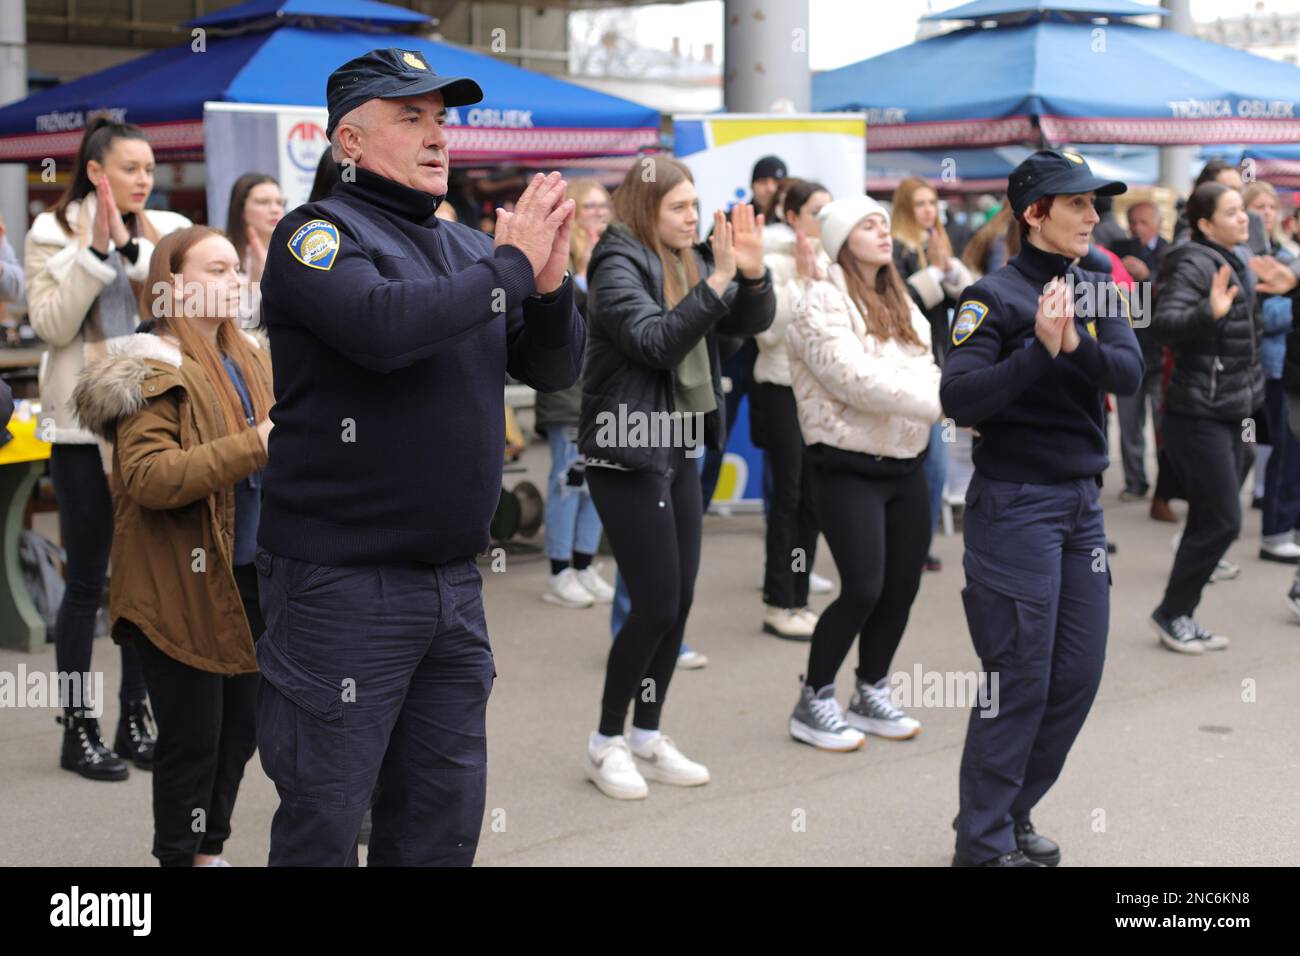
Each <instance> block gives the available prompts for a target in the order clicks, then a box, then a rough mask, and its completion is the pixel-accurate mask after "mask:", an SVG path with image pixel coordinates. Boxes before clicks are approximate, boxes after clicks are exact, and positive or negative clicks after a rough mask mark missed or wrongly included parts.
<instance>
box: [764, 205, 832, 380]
mask: <svg viewBox="0 0 1300 956" xmlns="http://www.w3.org/2000/svg"><path fill="white" fill-rule="evenodd" d="M796 239H797V237H796V235H795V231H794V230H793V229H791V228H790V227H789V226H788V225H786V224H785V223H783V222H778V223H773V224H772V225H770V226H768V227H767V228H765V229H764V230H763V264H764V265H765V266H767V269H768V272H770V273H771V274H772V290H773V291H774V292H775V293H776V317H775V318H774V319H773V320H772V324H771V325H770V326H769V327H768V330H767V331H766V332H759V333H758V335H756V336H754V341H755V343H757V345H758V358H757V359H755V360H754V381H756V382H767V383H769V384H771V385H784V386H786V387H787V388H789V387H790V356H789V354H788V353H787V352H786V348H785V330H786V329H787V328H789V326H790V322H791V321H792V320H793V319H794V307H795V303H796V302H797V301H798V299H799V296H800V294H801V292H802V290H803V286H804V283H803V282H802V280H800V279H799V276H798V273H797V271H796V269H795V244H796ZM812 244H813V252H814V253H815V254H816V256H817V264H818V266H819V268H821V269H822V270H823V271H825V270H826V269H827V268H828V267H829V266H830V264H831V260H830V258H829V257H827V255H826V250H825V249H823V248H822V244H821V240H819V239H813V240H812Z"/></svg>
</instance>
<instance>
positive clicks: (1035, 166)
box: [1007, 149, 1128, 216]
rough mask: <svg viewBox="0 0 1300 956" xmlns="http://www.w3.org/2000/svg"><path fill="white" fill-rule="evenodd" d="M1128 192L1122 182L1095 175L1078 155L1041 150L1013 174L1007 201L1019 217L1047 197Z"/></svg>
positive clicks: (1008, 182)
mask: <svg viewBox="0 0 1300 956" xmlns="http://www.w3.org/2000/svg"><path fill="white" fill-rule="evenodd" d="M1127 189H1128V187H1127V186H1126V185H1124V184H1123V183H1121V182H1117V181H1115V180H1111V179H1101V178H1099V177H1097V176H1094V175H1093V174H1092V170H1091V169H1089V168H1088V164H1087V162H1086V161H1085V160H1084V158H1083V157H1082V156H1080V155H1079V154H1078V153H1072V152H1070V151H1069V150H1055V149H1040V150H1039V151H1038V152H1036V153H1034V154H1033V155H1032V156H1029V157H1027V158H1026V159H1025V161H1024V162H1022V163H1021V164H1020V165H1019V166H1017V167H1016V168H1015V169H1013V170H1012V171H1011V176H1010V178H1009V179H1008V180H1007V199H1008V200H1010V202H1011V211H1012V212H1013V213H1015V214H1016V215H1017V216H1018V215H1020V214H1021V213H1022V212H1024V211H1025V210H1026V209H1028V208H1029V207H1030V206H1031V205H1032V204H1033V203H1034V201H1035V200H1038V199H1042V198H1043V197H1044V196H1071V195H1075V194H1078V193H1096V194H1097V195H1098V196H1117V195H1119V194H1120V193H1122V192H1124V191H1126V190H1127Z"/></svg>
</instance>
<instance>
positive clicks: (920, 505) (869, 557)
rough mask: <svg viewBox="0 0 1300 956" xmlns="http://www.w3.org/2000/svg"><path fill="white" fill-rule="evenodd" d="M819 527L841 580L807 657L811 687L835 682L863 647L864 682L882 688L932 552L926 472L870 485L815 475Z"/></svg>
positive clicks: (861, 479) (855, 478)
mask: <svg viewBox="0 0 1300 956" xmlns="http://www.w3.org/2000/svg"><path fill="white" fill-rule="evenodd" d="M809 472H810V476H811V478H812V487H813V501H814V502H815V504H816V507H817V520H818V523H819V524H820V525H821V528H822V534H824V535H826V543H827V544H828V545H829V546H830V549H831V557H833V558H834V559H835V568H836V570H837V571H839V575H840V594H839V597H837V598H836V599H835V600H834V601H833V602H832V603H831V605H830V607H828V608H826V610H824V611H823V612H822V614H821V617H820V619H819V620H818V621H817V628H816V630H815V631H813V639H812V648H811V650H810V651H809V653H808V675H807V678H806V682H807V684H808V686H809V687H812V688H813V689H814V690H818V689H820V688H822V687H825V686H826V685H827V684H833V683H834V682H835V674H836V672H837V671H839V669H840V664H842V663H843V662H844V658H845V657H846V656H847V655H848V653H849V648H850V647H852V646H853V639H854V638H855V637H859V636H860V640H859V641H858V670H857V674H858V677H859V678H860V679H861V680H864V681H867V682H868V683H872V684H874V683H876V682H877V681H879V680H880V679H881V678H883V677H884V676H885V675H886V674H888V673H889V664H890V662H891V661H892V660H893V658H894V652H895V651H897V650H898V645H899V643H900V642H901V641H902V639H903V629H904V628H905V627H906V626H907V616H908V614H909V613H910V612H911V610H912V601H914V600H915V599H916V592H917V589H918V588H919V587H920V586H921V570H922V568H923V567H924V565H925V555H926V552H927V551H928V550H929V546H930V493H929V489H928V488H927V486H926V483H925V471H924V469H922V468H921V467H919V466H918V467H916V468H914V469H912V470H911V471H910V472H908V473H907V474H905V475H902V476H899V477H895V478H868V477H865V476H863V475H858V474H852V473H850V472H844V471H827V470H825V469H823V468H819V467H817V466H816V465H813V466H812V467H811V468H810V469H809Z"/></svg>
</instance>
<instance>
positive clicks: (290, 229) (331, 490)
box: [258, 169, 586, 565]
mask: <svg viewBox="0 0 1300 956" xmlns="http://www.w3.org/2000/svg"><path fill="white" fill-rule="evenodd" d="M355 172H356V181H355V182H351V183H349V182H343V183H340V184H339V186H338V187H337V189H336V190H335V192H334V193H333V194H332V195H331V196H329V197H328V198H326V199H323V200H321V201H320V202H316V203H308V204H306V205H302V206H299V207H298V208H297V209H295V210H294V211H293V212H291V213H289V215H287V216H286V217H285V218H284V219H283V220H282V221H281V222H280V224H279V225H278V226H276V229H275V234H274V235H273V236H272V237H271V244H270V248H269V250H268V254H267V260H266V270H265V274H264V277H263V280H262V288H261V291H262V317H263V322H264V323H265V325H266V328H267V333H268V335H269V337H270V340H271V361H272V366H273V369H274V373H275V407H274V408H273V409H272V411H271V420H272V421H273V422H274V424H275V427H274V429H272V431H271V440H270V456H269V462H268V464H267V466H266V470H265V473H264V478H263V482H264V484H263V488H264V491H263V499H262V515H261V523H260V526H259V532H258V544H259V545H261V546H262V547H263V548H265V549H267V550H268V551H270V552H272V553H273V554H281V555H287V556H289V557H292V558H297V559H299V560H304V561H311V562H314V563H317V564H333V565H356V564H378V563H384V562H400V561H420V562H426V563H429V564H440V563H442V562H445V561H449V560H452V559H454V558H463V557H467V556H469V555H473V554H475V553H477V552H480V551H483V550H484V549H485V548H486V547H487V546H488V543H489V538H488V525H489V523H490V522H491V519H492V514H493V512H494V511H495V509H496V505H497V502H498V500H499V498H500V495H501V473H502V457H503V452H504V448H505V408H504V395H503V386H504V385H505V378H506V373H507V372H509V373H510V374H511V375H512V376H514V377H515V378H517V379H519V380H520V381H523V382H525V383H527V384H529V385H531V386H533V387H534V388H536V389H538V390H540V391H555V390H557V389H562V388H567V387H568V386H570V385H572V384H573V383H574V381H575V380H576V379H577V377H578V373H579V370H580V368H581V365H582V354H583V349H584V346H585V343H586V332H585V328H584V326H583V323H582V319H581V318H580V317H579V315H578V313H577V311H576V310H575V309H574V307H573V290H572V283H571V282H570V281H569V280H567V279H566V280H565V282H564V284H563V285H562V286H561V287H560V289H558V290H556V292H555V293H553V294H552V295H550V296H546V297H538V296H537V295H535V293H536V285H535V282H534V279H533V273H532V268H531V266H530V265H529V263H528V259H527V257H526V256H525V255H524V254H523V253H522V252H521V251H520V250H519V249H517V248H514V247H513V246H502V247H501V248H499V249H496V250H494V249H493V245H492V239H491V237H490V236H487V235H485V234H483V233H480V232H477V231H476V230H474V229H471V228H470V227H468V226H465V225H461V224H459V223H453V222H446V221H444V220H441V219H438V218H437V217H436V216H434V210H435V209H436V208H437V206H438V202H439V200H438V198H436V197H433V196H430V195H428V194H426V193H423V192H419V191H417V190H413V189H410V188H408V187H406V186H402V185H400V184H398V183H395V182H393V181H391V180H389V179H386V178H383V177H381V176H377V175H375V174H373V173H370V172H368V171H366V170H363V169H357V170H355Z"/></svg>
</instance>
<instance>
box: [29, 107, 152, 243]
mask: <svg viewBox="0 0 1300 956" xmlns="http://www.w3.org/2000/svg"><path fill="white" fill-rule="evenodd" d="M119 139H138V140H142V141H144V142H146V143H147V142H149V138H148V137H147V136H145V135H144V130H142V129H141V128H140V127H138V126H136V125H135V124H134V123H115V122H113V121H112V120H111V119H109V118H108V117H107V116H97V117H95V118H94V119H93V120H91V121H90V123H89V124H88V125H87V126H86V132H85V133H84V134H83V135H82V137H81V146H80V147H79V148H78V150H77V165H76V167H75V168H74V169H73V171H72V181H71V182H70V183H68V188H67V189H65V190H64V191H63V195H62V196H60V197H59V198H58V200H56V201H55V203H54V205H53V206H52V207H51V208H50V212H52V213H54V219H55V221H56V222H57V223H58V224H59V225H60V226H61V227H62V228H63V231H64V232H65V233H67V234H68V235H72V232H73V229H72V226H71V225H70V224H69V223H68V205H69V204H70V203H74V202H80V201H81V200H83V199H85V198H86V197H87V196H89V195H90V194H91V193H93V192H94V191H95V184H94V183H92V182H91V181H90V171H89V164H90V161H91V160H92V159H93V160H94V161H95V162H97V163H99V164H101V165H103V162H104V159H105V157H107V156H108V154H109V153H110V152H112V150H113V144H114V143H115V142H117V141H118V140H119ZM130 218H131V220H132V221H131V222H130V223H129V224H128V225H129V228H130V230H131V235H133V236H136V237H139V236H144V238H146V239H148V240H149V241H150V242H153V243H157V241H158V230H156V229H155V228H154V226H153V223H151V222H150V221H149V216H148V215H147V214H146V213H145V212H144V210H141V211H140V214H139V215H138V216H132V217H130Z"/></svg>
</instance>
